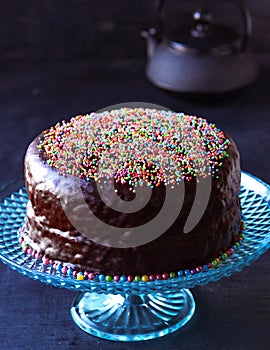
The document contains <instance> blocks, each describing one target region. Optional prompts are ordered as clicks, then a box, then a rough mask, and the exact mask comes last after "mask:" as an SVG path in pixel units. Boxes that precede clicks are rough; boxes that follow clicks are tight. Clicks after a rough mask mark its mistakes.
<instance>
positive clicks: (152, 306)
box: [71, 289, 195, 341]
mask: <svg viewBox="0 0 270 350" xmlns="http://www.w3.org/2000/svg"><path fill="white" fill-rule="evenodd" d="M194 311H195V302H194V299H193V296H192V294H191V292H190V291H189V290H188V289H181V290H180V291H179V292H170V291H166V292H163V293H149V294H147V293H142V294H139V293H138V294H125V295H121V294H116V295H114V294H98V293H93V292H92V293H91V292H82V293H79V294H78V295H77V297H76V298H75V300H74V301H73V305H72V307H71V315H72V318H73V320H74V321H75V323H76V324H77V325H78V326H79V327H80V328H81V329H83V330H84V331H86V332H87V333H90V334H93V335H96V336H98V337H101V338H105V339H109V340H120V341H130V340H132V341H134V340H146V339H152V338H157V337H161V336H163V335H166V334H169V333H171V332H174V331H175V330H177V329H178V328H180V327H182V326H183V325H185V324H186V323H187V322H188V321H189V320H190V319H191V317H192V316H193V313H194Z"/></svg>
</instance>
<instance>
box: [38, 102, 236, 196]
mask: <svg viewBox="0 0 270 350" xmlns="http://www.w3.org/2000/svg"><path fill="white" fill-rule="evenodd" d="M229 146H230V141H229V140H228V139H227V138H226V137H225V135H224V133H223V132H222V131H221V130H219V129H218V128H217V127H216V125H215V124H211V123H208V122H207V121H206V120H205V119H203V118H199V117H196V116H190V115H185V114H184V113H174V112H171V111H165V110H156V109H147V108H146V109H144V108H121V109H118V110H112V111H110V112H108V111H105V112H101V113H91V114H87V115H79V116H77V117H74V118H71V120H70V121H69V122H65V121H63V122H61V123H58V124H56V125H55V126H53V127H51V128H50V129H48V130H46V131H44V132H43V135H42V136H41V138H40V143H39V145H38V148H39V150H40V152H41V154H42V158H43V159H44V160H45V161H46V162H47V163H48V164H49V165H50V166H51V167H52V168H54V169H57V170H58V172H59V173H60V174H61V175H64V176H66V175H73V176H77V177H80V178H83V179H86V180H89V181H90V180H91V179H94V180H95V181H98V182H102V181H109V182H112V181H116V182H120V183H128V184H129V185H130V190H133V191H135V187H136V186H137V185H138V184H143V183H144V182H146V183H147V184H148V185H149V186H151V187H158V186H159V185H160V184H161V183H164V184H165V185H168V184H170V185H171V186H174V185H175V184H178V183H180V182H181V181H182V180H183V179H184V180H187V181H190V180H191V179H192V178H195V177H197V179H198V177H200V176H201V177H204V178H205V177H207V176H209V175H212V176H215V177H218V176H217V172H218V168H219V167H220V166H221V165H222V162H221V160H222V159H224V158H226V157H228V154H227V152H226V150H227V148H228V147H229Z"/></svg>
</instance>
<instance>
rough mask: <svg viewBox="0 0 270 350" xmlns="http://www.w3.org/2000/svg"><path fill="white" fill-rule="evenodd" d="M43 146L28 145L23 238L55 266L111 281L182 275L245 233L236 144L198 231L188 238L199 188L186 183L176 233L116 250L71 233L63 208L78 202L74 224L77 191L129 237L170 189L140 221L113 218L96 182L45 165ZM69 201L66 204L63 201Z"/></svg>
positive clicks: (158, 192)
mask: <svg viewBox="0 0 270 350" xmlns="http://www.w3.org/2000/svg"><path fill="white" fill-rule="evenodd" d="M37 145H38V138H36V139H35V140H34V141H33V142H32V143H31V144H30V145H29V148H28V150H27V153H26V156H25V181H26V188H27V193H28V196H29V201H28V205H27V213H26V222H25V230H24V233H23V235H24V236H25V237H27V239H28V240H29V241H30V244H31V246H32V247H33V249H35V250H36V251H38V252H40V253H41V254H42V255H45V256H46V257H48V258H49V259H53V260H57V261H62V262H68V263H71V264H72V265H74V267H75V268H78V269H81V270H88V271H92V272H97V273H105V274H120V275H121V274H145V273H160V272H163V271H177V270H178V269H185V268H193V267H195V266H198V265H202V264H204V263H207V262H209V261H211V259H213V258H215V257H217V256H218V255H219V254H220V253H221V252H222V251H224V250H225V249H226V248H228V247H230V246H231V245H232V244H233V242H234V240H235V237H236V236H237V235H238V232H239V231H240V221H241V210H240V201H239V198H238V193H239V189H240V161H239V153H238V151H237V148H236V146H235V144H234V142H233V141H232V140H231V146H230V147H229V148H228V150H227V151H228V154H229V157H228V158H225V159H223V160H222V163H223V164H222V166H221V167H220V168H219V172H218V175H219V179H216V178H214V177H213V178H212V188H211V194H210V199H209V202H208V205H207V208H206V210H205V212H204V215H203V217H202V218H201V220H200V221H199V223H198V224H197V226H196V227H195V228H194V229H193V230H192V231H191V232H189V233H188V234H185V233H183V229H184V224H185V222H186V220H187V217H188V215H189V212H190V210H191V207H192V204H193V201H194V198H195V193H196V181H191V182H187V181H185V198H184V203H183V206H182V209H181V211H180V213H179V215H178V217H177V219H176V220H175V222H174V223H173V224H172V225H171V227H170V228H169V229H168V230H167V231H166V232H165V233H164V234H163V235H161V236H160V237H158V238H157V239H155V240H154V241H152V242H149V243H147V244H144V245H140V246H136V247H131V248H113V247H108V246H105V245H101V244H98V243H96V242H94V241H92V240H91V239H89V238H88V237H87V236H85V235H84V234H82V233H80V232H78V231H77V230H76V229H75V228H74V227H73V225H72V224H71V223H70V221H69V220H68V218H67V216H66V214H65V210H64V209H63V206H65V205H67V206H68V205H69V203H70V202H72V203H73V206H74V210H73V215H74V217H75V219H76V210H78V209H79V208H76V203H79V201H78V198H77V192H76V187H77V186H80V188H81V190H82V193H83V195H84V198H85V201H86V203H87V205H88V207H89V208H90V210H91V211H92V212H94V213H95V214H96V215H97V216H98V217H99V218H100V219H101V220H102V221H104V222H106V223H109V224H110V225H112V226H116V227H126V228H127V229H128V228H129V227H134V226H136V225H139V224H140V225H141V224H143V223H145V222H147V221H149V220H151V219H152V218H153V217H155V215H158V213H159V211H160V208H161V207H162V204H163V201H164V195H165V193H166V187H165V185H162V186H160V187H158V188H154V189H153V191H152V195H151V198H150V201H149V203H147V205H146V206H145V207H144V208H143V209H142V210H140V211H138V212H137V213H132V214H131V213H129V214H128V213H120V212H115V211H114V210H113V209H111V208H110V207H108V206H107V205H106V204H105V203H104V202H103V201H102V199H101V198H100V196H99V194H98V191H97V188H96V185H95V183H94V182H93V181H92V182H91V181H90V182H89V181H86V180H84V179H79V178H76V177H72V176H70V175H68V176H62V175H59V174H58V173H57V171H56V170H55V169H53V168H51V167H50V166H49V165H48V164H47V163H46V162H44V161H43V160H42V158H41V154H40V152H39V150H38V148H37ZM127 191H128V189H126V188H125V187H124V186H123V188H122V189H121V190H120V193H121V195H122V196H124V197H128V195H129V194H128V192H127ZM61 196H62V197H61ZM63 196H64V198H65V201H64V202H63V200H62V201H60V198H63ZM109 199H110V198H109ZM76 201H77V202H76ZM85 224H86V225H91V226H90V227H91V229H92V228H93V232H96V235H98V234H99V229H100V227H96V226H93V227H92V222H91V221H89V220H88V219H86V222H85Z"/></svg>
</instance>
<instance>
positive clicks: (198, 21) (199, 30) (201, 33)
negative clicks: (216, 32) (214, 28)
mask: <svg viewBox="0 0 270 350" xmlns="http://www.w3.org/2000/svg"><path fill="white" fill-rule="evenodd" d="M193 19H194V22H195V27H194V28H192V29H191V35H192V36H193V37H195V38H205V37H206V36H207V35H208V34H209V32H210V25H211V22H212V19H213V17H212V15H211V13H210V12H209V11H207V10H206V9H201V8H199V9H197V10H195V11H194V12H193Z"/></svg>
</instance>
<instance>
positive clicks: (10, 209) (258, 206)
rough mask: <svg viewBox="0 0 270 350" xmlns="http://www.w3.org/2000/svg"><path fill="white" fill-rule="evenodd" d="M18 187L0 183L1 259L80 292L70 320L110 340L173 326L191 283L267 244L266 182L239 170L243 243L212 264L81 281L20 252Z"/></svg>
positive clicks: (222, 271) (238, 264)
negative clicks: (147, 276) (162, 275)
mask: <svg viewBox="0 0 270 350" xmlns="http://www.w3.org/2000/svg"><path fill="white" fill-rule="evenodd" d="M22 186H23V182H22V181H21V182H20V181H19V182H17V181H14V182H11V183H9V184H7V185H5V186H3V187H2V188H1V187H0V259H1V260H2V261H3V262H4V263H5V264H7V265H8V266H10V267H11V268H12V269H14V270H17V271H18V272H20V273H21V274H23V275H26V276H28V277H30V278H32V279H36V280H39V281H41V282H44V283H47V284H52V285H54V286H56V287H62V288H67V289H70V290H76V291H80V293H79V294H78V295H77V296H76V298H75V299H74V301H73V304H72V306H71V315H72V318H73V320H74V321H75V323H76V324H77V325H78V326H79V327H80V328H81V329H83V330H84V331H86V332H87V333H89V334H92V335H95V336H98V337H101V338H105V339H109V340H119V341H137V340H146V339H152V338H157V337H161V336H164V335H166V334H169V333H172V332H174V331H176V330H177V329H179V328H180V327H182V326H183V325H185V324H186V323H187V322H188V321H189V320H190V319H191V317H192V315H193V314H194V311H195V301H194V299H193V296H192V294H191V292H190V291H189V289H190V288H193V287H195V286H198V285H205V284H207V283H208V282H213V281H218V280H219V279H221V278H223V277H228V276H230V275H232V274H233V273H234V272H236V271H238V272H239V271H241V270H242V269H243V268H245V267H246V266H248V265H249V264H251V263H252V262H253V261H255V260H256V259H258V258H259V257H260V256H261V255H262V254H263V253H264V252H265V251H266V250H267V249H268V248H269V247H270V231H269V226H270V225H269V224H270V186H269V185H267V184H266V183H264V182H263V181H261V180H260V179H258V178H256V177H254V176H252V175H250V174H248V173H245V172H242V178H241V191H240V200H241V207H242V215H243V220H244V221H245V224H246V230H245V240H244V244H243V245H242V246H241V247H240V248H239V249H238V250H237V251H236V252H235V254H233V255H231V256H229V257H228V258H227V259H226V260H222V261H221V262H220V264H219V265H218V266H217V267H216V268H211V269H208V270H206V271H203V272H200V273H197V274H194V275H192V274H187V275H186V276H183V277H175V278H170V279H167V280H155V281H148V282H142V281H140V282H120V281H119V282H114V281H110V282H106V281H99V280H82V281H80V280H78V279H76V277H73V276H67V275H63V274H62V273H61V272H59V271H57V270H56V269H55V268H54V267H53V266H52V265H45V266H44V265H43V263H42V260H40V259H36V258H33V257H31V256H30V255H29V254H28V255H27V254H25V253H24V252H23V250H22V248H21V246H20V244H19V240H18V229H19V228H20V227H21V226H22V224H23V222H24V217H25V209H26V203H27V194H26V191H25V188H24V187H22Z"/></svg>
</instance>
